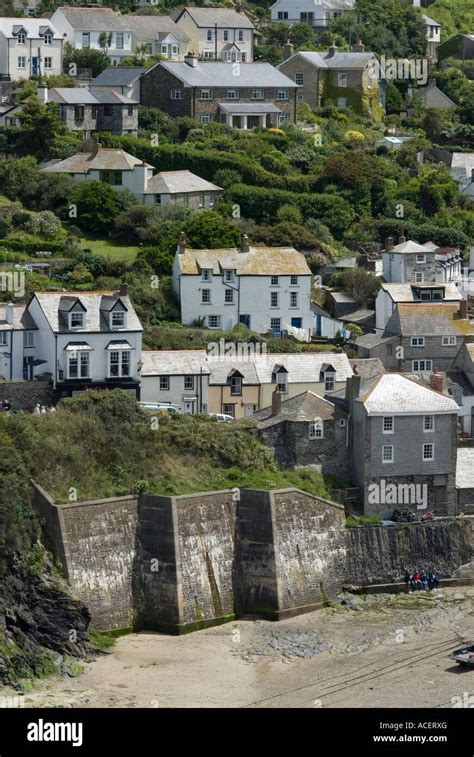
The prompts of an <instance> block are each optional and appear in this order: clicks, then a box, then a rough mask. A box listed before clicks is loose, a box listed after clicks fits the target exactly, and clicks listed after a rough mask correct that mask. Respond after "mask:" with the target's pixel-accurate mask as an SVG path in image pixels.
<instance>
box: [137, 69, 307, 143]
mask: <svg viewBox="0 0 474 757" xmlns="http://www.w3.org/2000/svg"><path fill="white" fill-rule="evenodd" d="M297 89H298V86H297V84H296V83H295V82H294V81H292V80H291V79H289V78H288V77H287V76H285V75H284V74H283V73H281V72H280V71H277V69H276V68H274V67H273V66H271V65H270V64H269V63H246V64H245V65H243V64H240V63H236V64H232V65H228V64H227V63H219V62H218V63H216V62H209V61H206V62H202V61H199V60H198V59H197V57H196V56H195V55H192V54H188V55H187V56H186V57H185V59H184V62H182V63H174V62H160V63H157V64H156V66H153V67H152V68H150V69H148V70H147V71H145V73H144V74H143V76H142V78H141V98H140V102H141V104H142V105H148V106H151V107H153V108H160V109H161V110H164V111H165V112H166V113H169V114H170V115H171V116H174V117H178V116H189V117H190V118H194V119H196V120H197V121H200V122H201V123H203V124H204V123H210V122H211V121H217V122H219V123H226V124H228V125H229V126H233V127H235V128H237V129H252V128H255V127H257V126H260V127H278V126H281V125H282V124H284V123H294V122H295V120H296V90H297Z"/></svg>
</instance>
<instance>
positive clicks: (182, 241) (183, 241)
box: [178, 231, 186, 255]
mask: <svg viewBox="0 0 474 757" xmlns="http://www.w3.org/2000/svg"><path fill="white" fill-rule="evenodd" d="M184 252H186V237H185V234H184V231H182V232H181V234H180V235H179V242H178V253H179V254H180V255H182V254H183V253H184Z"/></svg>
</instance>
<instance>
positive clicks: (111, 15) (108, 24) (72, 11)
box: [57, 6, 131, 32]
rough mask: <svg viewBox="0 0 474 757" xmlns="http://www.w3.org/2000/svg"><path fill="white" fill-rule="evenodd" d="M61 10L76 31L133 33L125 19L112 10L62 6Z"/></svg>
mask: <svg viewBox="0 0 474 757" xmlns="http://www.w3.org/2000/svg"><path fill="white" fill-rule="evenodd" d="M57 10H60V11H61V12H62V13H63V15H64V16H65V18H67V20H68V21H69V23H70V24H71V26H72V27H73V29H75V30H76V31H91V32H93V31H107V32H122V31H131V29H130V27H129V26H127V23H126V21H125V19H126V18H127V16H122V14H120V13H116V12H115V11H113V10H112V9H111V8H74V7H71V6H60V7H59V8H58V9H57Z"/></svg>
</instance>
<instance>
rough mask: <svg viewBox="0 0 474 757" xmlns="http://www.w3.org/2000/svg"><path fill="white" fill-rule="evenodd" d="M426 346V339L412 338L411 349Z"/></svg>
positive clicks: (420, 337)
mask: <svg viewBox="0 0 474 757" xmlns="http://www.w3.org/2000/svg"><path fill="white" fill-rule="evenodd" d="M424 346H425V337H424V336H412V337H411V339H410V347H424Z"/></svg>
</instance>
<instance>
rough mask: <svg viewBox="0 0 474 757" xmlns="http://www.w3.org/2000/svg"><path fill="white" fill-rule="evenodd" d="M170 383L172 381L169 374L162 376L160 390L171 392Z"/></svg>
mask: <svg viewBox="0 0 474 757" xmlns="http://www.w3.org/2000/svg"><path fill="white" fill-rule="evenodd" d="M170 385H171V381H170V377H169V376H160V392H169V390H170Z"/></svg>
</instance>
